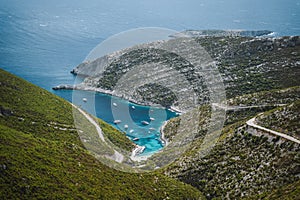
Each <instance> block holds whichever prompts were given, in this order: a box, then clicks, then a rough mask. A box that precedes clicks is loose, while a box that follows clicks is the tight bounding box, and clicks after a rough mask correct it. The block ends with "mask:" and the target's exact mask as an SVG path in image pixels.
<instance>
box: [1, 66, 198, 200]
mask: <svg viewBox="0 0 300 200" xmlns="http://www.w3.org/2000/svg"><path fill="white" fill-rule="evenodd" d="M0 86H1V87H0V107H1V115H0V133H1V134H0V149H1V151H0V172H1V173H0V184H1V190H0V198H1V199H15V198H24V199H29V198H45V199H55V198H56V199H57V198H77V199H78V198H98V199H99V198H100V199H101V198H102V199H121V198H122V199H163V198H166V197H169V198H171V199H187V198H190V199H197V198H199V197H201V194H200V193H199V192H198V191H197V190H196V189H194V188H192V187H191V186H189V185H186V184H184V183H180V182H178V181H175V180H173V179H171V178H168V177H165V176H164V175H161V174H159V173H147V174H129V173H123V172H119V171H116V170H113V169H110V168H108V167H106V166H105V165H103V164H101V163H100V162H98V161H97V160H96V159H95V158H94V157H93V156H91V155H90V154H89V153H88V152H87V151H86V150H85V149H84V148H83V145H82V143H81V141H80V140H79V137H78V135H77V131H76V130H75V129H74V128H75V127H74V121H73V115H72V108H71V106H70V104H69V103H67V102H66V101H64V100H62V99H61V98H58V97H56V96H54V95H52V94H51V93H49V92H47V91H45V90H43V89H40V88H38V87H36V86H34V85H32V84H30V83H28V82H26V81H23V80H21V79H19V78H17V77H15V76H13V75H11V74H9V73H7V72H4V71H2V70H0Z"/></svg>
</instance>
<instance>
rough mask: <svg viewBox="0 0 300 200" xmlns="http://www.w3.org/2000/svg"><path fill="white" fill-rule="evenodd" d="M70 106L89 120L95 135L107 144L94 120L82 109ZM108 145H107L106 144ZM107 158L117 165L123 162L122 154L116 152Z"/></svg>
mask: <svg viewBox="0 0 300 200" xmlns="http://www.w3.org/2000/svg"><path fill="white" fill-rule="evenodd" d="M71 105H72V106H73V108H75V109H77V110H78V111H79V112H80V113H81V114H83V115H84V116H85V118H86V119H87V120H89V122H90V123H91V124H93V125H94V126H95V128H96V130H97V133H98V135H99V137H100V139H101V140H102V141H103V142H104V143H105V144H107V142H106V141H105V139H104V136H103V133H102V130H101V128H100V126H99V125H98V123H97V122H96V121H95V120H94V118H92V117H91V116H90V115H88V114H87V113H86V112H84V111H83V110H82V109H80V108H79V107H78V106H76V105H74V104H72V103H71ZM107 145H108V144H107ZM109 158H111V159H113V160H115V161H116V162H118V163H122V162H123V160H124V156H123V154H121V153H119V152H118V151H116V150H114V155H113V156H110V157H109Z"/></svg>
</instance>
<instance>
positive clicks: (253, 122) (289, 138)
mask: <svg viewBox="0 0 300 200" xmlns="http://www.w3.org/2000/svg"><path fill="white" fill-rule="evenodd" d="M255 118H256V117H253V118H252V119H249V120H248V121H247V122H246V124H247V125H248V126H251V127H253V128H256V129H259V130H262V131H265V132H268V133H271V134H273V135H276V136H279V137H282V138H284V139H287V140H289V141H292V142H295V143H298V144H300V140H297V139H296V138H294V137H292V136H289V135H286V134H284V133H279V132H277V131H273V130H271V129H268V128H265V127H262V126H259V125H257V124H256V123H255Z"/></svg>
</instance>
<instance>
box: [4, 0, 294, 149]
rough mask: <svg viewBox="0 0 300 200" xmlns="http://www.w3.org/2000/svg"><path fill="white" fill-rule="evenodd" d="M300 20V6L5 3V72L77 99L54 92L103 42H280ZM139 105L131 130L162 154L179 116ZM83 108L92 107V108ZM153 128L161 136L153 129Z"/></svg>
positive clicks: (209, 0) (139, 0) (104, 107)
mask: <svg viewBox="0 0 300 200" xmlns="http://www.w3.org/2000/svg"><path fill="white" fill-rule="evenodd" d="M299 19H300V0H264V1H261V0H251V1H250V0H249V1H246V0H216V1H214V0H186V1H182V0H172V1H167V0H152V1H148V0H130V1H126V0H118V1H113V0H112V1H104V0H89V1H83V0H52V1H46V0H26V1H24V0H0V67H1V68H2V69H5V70H7V71H9V72H11V73H13V74H15V75H17V76H20V77H22V78H24V79H26V80H28V81H30V82H32V83H33V84H36V85H38V86H40V87H42V88H45V89H47V90H49V91H51V92H53V93H55V94H56V95H59V96H61V97H63V98H65V99H67V100H71V99H72V94H71V91H53V90H52V89H51V88H52V87H53V86H56V85H58V84H61V83H67V84H73V83H74V80H75V77H74V76H73V75H72V74H70V73H69V72H70V70H71V69H73V68H74V67H75V66H76V65H78V64H79V63H81V62H82V61H83V60H84V59H85V57H86V56H87V54H88V53H89V52H90V51H91V50H92V49H93V48H94V47H95V46H96V45H97V44H99V43H100V42H101V41H103V40H104V39H106V38H108V37H109V36H112V35H114V34H117V33H119V32H122V31H126V30H129V29H133V28H140V27H161V28H169V29H174V30H178V31H181V30H186V29H246V30H261V29H264V30H266V29H267V30H271V31H274V32H275V33H276V35H278V36H281V35H299V34H300V20H299ZM85 96H88V94H85ZM93 98H95V99H96V115H97V116H98V117H100V118H102V119H104V120H105V121H107V122H109V123H112V119H113V117H112V115H111V111H110V110H109V109H108V102H109V103H110V102H111V97H110V96H107V95H103V94H97V95H96V96H95V97H93ZM114 101H116V102H117V104H118V109H120V112H122V107H123V106H127V108H128V106H129V107H130V106H132V105H131V104H129V103H128V102H126V101H124V100H121V99H117V98H116V99H114ZM135 106H136V109H135V110H133V111H131V113H130V114H131V116H132V118H133V119H134V121H135V123H133V124H132V123H131V124H128V125H129V129H131V128H132V129H135V130H134V132H133V133H135V134H137V135H134V134H133V135H132V136H131V137H135V136H137V137H140V140H139V141H138V144H140V145H146V153H147V152H148V153H149V152H153V151H156V150H158V149H160V148H162V144H161V142H160V141H159V139H158V138H159V133H158V128H159V127H160V126H161V124H162V123H163V121H165V120H166V119H169V118H171V117H174V116H175V113H172V112H169V111H165V110H162V109H156V108H149V107H144V106H137V105H135ZM83 107H84V108H85V109H86V110H88V111H90V110H89V109H91V108H89V106H88V103H87V105H83ZM109 108H110V107H109ZM150 110H153V111H151V112H152V114H151V112H149V111H150ZM149 113H150V114H149ZM150 115H154V118H156V120H155V121H153V122H151V123H150V125H149V126H143V125H141V124H139V123H140V121H142V120H149V117H150ZM125 123H127V122H122V125H121V124H120V127H119V128H120V129H122V128H123V125H124V124H125ZM128 123H130V122H128ZM150 126H151V127H152V126H153V128H155V129H156V130H155V131H153V132H151V131H149V128H150ZM124 131H125V130H124Z"/></svg>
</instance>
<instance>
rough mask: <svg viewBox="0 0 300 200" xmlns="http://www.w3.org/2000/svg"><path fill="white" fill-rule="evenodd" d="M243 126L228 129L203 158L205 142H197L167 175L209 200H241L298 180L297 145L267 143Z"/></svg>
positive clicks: (172, 166) (299, 158)
mask: <svg viewBox="0 0 300 200" xmlns="http://www.w3.org/2000/svg"><path fill="white" fill-rule="evenodd" d="M240 126H241V124H239V125H238V124H237V125H234V126H232V127H231V128H230V127H228V128H225V129H224V132H223V133H224V134H223V136H222V137H221V140H219V142H218V143H217V144H216V146H215V147H214V148H213V149H212V150H211V152H210V153H209V154H208V155H206V156H204V157H202V156H201V152H200V151H199V150H200V149H199V147H200V146H201V143H202V140H201V139H198V140H197V141H195V142H194V144H193V148H192V149H191V150H190V151H188V152H187V153H186V155H184V156H183V157H182V158H181V159H179V160H178V161H177V162H175V163H174V164H173V165H171V166H169V167H168V168H166V169H165V173H166V174H168V175H169V176H170V177H174V178H177V179H179V180H181V181H183V182H186V183H189V184H191V185H193V186H195V187H197V188H198V189H199V190H200V191H202V192H203V194H204V195H206V197H207V198H208V199H213V198H222V199H223V198H228V199H240V198H243V197H249V196H253V195H257V194H261V193H268V192H270V191H272V190H274V189H280V188H281V187H284V186H286V185H288V184H292V183H294V182H295V181H298V180H299V174H300V153H299V152H300V147H299V145H298V144H296V143H292V142H284V143H278V142H276V140H274V141H268V138H267V137H264V136H262V137H257V136H253V135H251V134H249V133H247V131H245V128H244V127H243V126H242V127H241V128H238V127H240ZM298 183H299V182H298Z"/></svg>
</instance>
